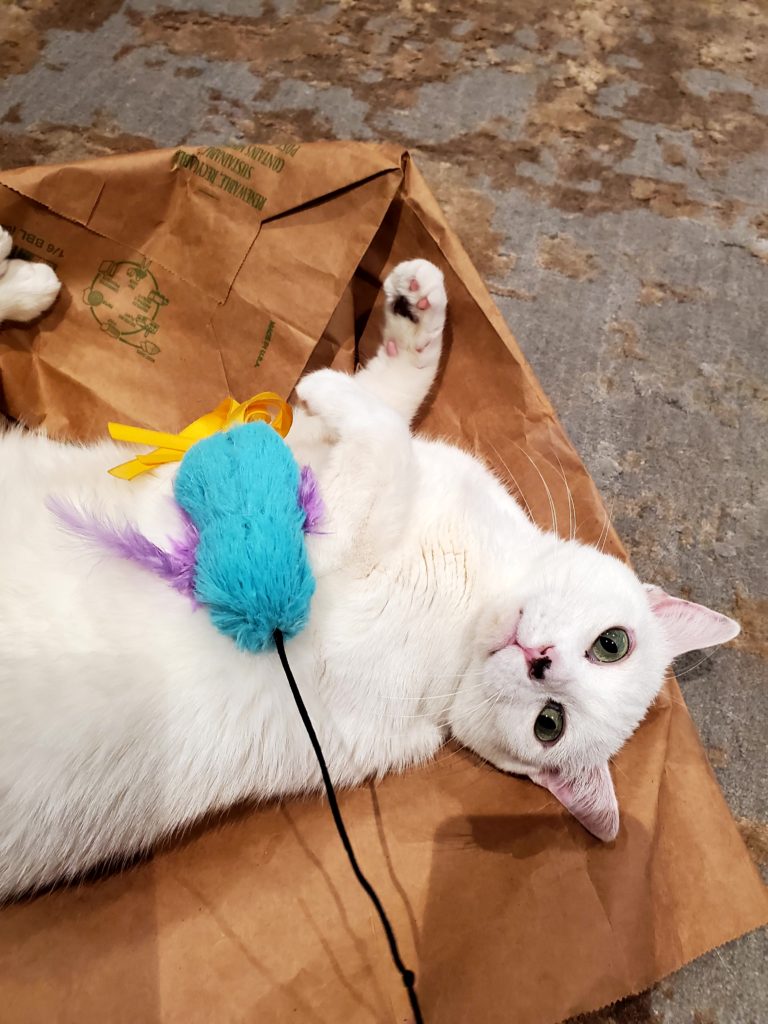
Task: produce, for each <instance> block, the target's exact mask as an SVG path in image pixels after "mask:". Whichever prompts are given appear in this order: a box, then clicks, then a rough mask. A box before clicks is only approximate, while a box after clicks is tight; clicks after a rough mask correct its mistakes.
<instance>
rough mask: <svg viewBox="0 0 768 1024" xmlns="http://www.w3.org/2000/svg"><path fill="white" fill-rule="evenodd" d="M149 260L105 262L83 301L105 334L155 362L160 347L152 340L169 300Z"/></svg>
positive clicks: (84, 295)
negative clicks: (150, 267)
mask: <svg viewBox="0 0 768 1024" xmlns="http://www.w3.org/2000/svg"><path fill="white" fill-rule="evenodd" d="M149 266H150V262H149V260H144V261H143V262H142V263H131V262H130V261H127V260H122V261H119V262H114V261H113V260H104V262H103V263H102V264H101V266H100V267H99V269H98V272H97V274H96V276H95V277H94V279H93V281H92V282H91V285H90V287H88V288H86V289H85V291H84V292H83V301H84V302H85V304H86V305H87V306H90V308H91V313H92V314H93V318H94V320H95V321H96V323H97V324H98V325H99V327H100V328H101V330H102V331H104V333H105V334H109V335H110V337H112V338H116V339H117V340H118V341H123V342H125V344H126V345H130V346H131V347H132V348H135V349H136V351H137V352H138V353H139V355H142V356H144V358H145V359H149V360H152V361H154V358H155V356H156V355H158V354H159V352H160V346H159V345H157V344H155V342H154V341H152V338H153V337H154V336H155V335H156V334H157V332H158V331H159V330H160V325H159V324H158V322H157V317H158V314H159V312H160V310H161V309H162V308H163V306H167V305H168V299H167V298H166V296H165V295H163V294H162V292H161V291H160V289H159V288H158V285H157V280H156V278H155V276H154V274H152V273H151V272H150V270H149Z"/></svg>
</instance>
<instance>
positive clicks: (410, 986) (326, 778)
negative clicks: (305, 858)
mask: <svg viewBox="0 0 768 1024" xmlns="http://www.w3.org/2000/svg"><path fill="white" fill-rule="evenodd" d="M274 638H275V647H276V648H277V653H278V655H279V656H280V663H281V664H282V666H283V671H284V672H285V675H286V678H287V679H288V685H289V686H290V688H291V693H292V694H293V699H294V700H295V701H296V707H297V708H298V709H299V714H300V715H301V720H302V722H303V723H304V728H305V729H306V730H307V735H308V736H309V740H310V743H311V744H312V747H313V748H314V751H315V756H316V757H317V763H318V764H319V766H320V773H321V775H322V776H323V783H324V784H325V791H326V793H327V794H328V804H329V805H330V808H331V814H332V815H333V820H334V823H335V825H336V831H337V832H338V833H339V838H340V839H341V842H342V845H343V846H344V849H345V850H346V852H347V857H348V858H349V863H350V864H351V865H352V870H353V871H354V873H355V877H356V878H357V880H358V882H359V883H360V885H361V886H362V887H363V889H364V890H365V892H366V893H367V894H368V897H369V899H370V901H371V903H373V905H374V907H375V908H376V913H377V914H378V915H379V919H380V921H381V924H382V927H383V929H384V931H385V933H386V936H387V942H388V943H389V951H390V953H391V955H392V960H393V962H394V964H395V967H397V969H398V971H399V972H400V976H401V978H402V979H403V984H404V985H405V988H406V991H407V992H408V998H409V1000H410V1002H411V1009H412V1010H413V1016H414V1024H424V1018H423V1017H422V1015H421V1007H420V1006H419V1000H418V997H417V995H416V989H415V988H414V985H415V983H416V975H415V974H414V973H413V971H410V970H408V968H407V967H406V966H405V964H404V963H403V961H402V958H401V956H400V950H399V949H398V948H397V939H395V933H394V931H393V930H392V925H391V924H390V921H389V918H388V917H387V914H386V911H385V910H384V907H383V906H382V905H381V900H380V899H379V897H378V896H377V895H376V890H375V889H374V888H373V886H372V885H371V883H370V882H369V881H368V879H367V878H366V877H365V875H364V874H363V872H362V871H361V870H360V865H359V864H358V863H357V858H356V857H355V853H354V850H353V849H352V843H351V842H350V840H349V836H348V835H347V830H346V828H345V827H344V819H343V818H342V816H341V811H340V810H339V803H338V801H337V799H336V792H335V790H334V788H333V783H332V782H331V776H330V774H329V773H328V765H327V764H326V763H325V758H324V757H323V751H322V748H321V747H320V741H319V740H318V738H317V733H316V732H315V728H314V726H313V725H312V720H311V719H310V717H309V714H308V712H307V709H306V706H305V704H304V701H303V700H302V697H301V694H300V693H299V688H298V686H297V685H296V680H295V679H294V678H293V673H292V672H291V667H290V665H289V664H288V658H287V657H286V655H285V643H284V641H283V634H282V632H281V631H280V630H279V629H276V630H275V632H274Z"/></svg>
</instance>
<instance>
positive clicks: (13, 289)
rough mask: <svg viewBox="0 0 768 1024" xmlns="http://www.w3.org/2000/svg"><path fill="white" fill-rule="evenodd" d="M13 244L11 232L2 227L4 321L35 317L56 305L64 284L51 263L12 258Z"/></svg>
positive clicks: (0, 311)
mask: <svg viewBox="0 0 768 1024" xmlns="http://www.w3.org/2000/svg"><path fill="white" fill-rule="evenodd" d="M12 247H13V239H12V238H11V236H10V234H9V233H8V232H7V231H6V230H5V228H0V324H2V322H3V320H21V321H23V322H24V323H27V322H28V321H29V320H34V318H35V317H36V316H39V315H40V314H41V313H43V312H44V311H45V310H46V309H48V307H49V306H50V305H52V303H53V302H54V300H55V298H56V296H57V295H58V294H59V289H60V288H61V282H60V281H59V279H58V277H56V273H55V271H54V270H52V269H51V268H50V267H49V266H48V264H47V263H31V262H29V261H28V260H11V259H9V258H8V257H9V256H10V253H11V248H12Z"/></svg>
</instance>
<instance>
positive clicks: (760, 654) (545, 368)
mask: <svg viewBox="0 0 768 1024" xmlns="http://www.w3.org/2000/svg"><path fill="white" fill-rule="evenodd" d="M189 8H194V9H192V10H190V9H189ZM0 74H2V76H3V88H2V91H1V92H0V164H2V165H3V166H4V167H10V166H20V165H24V164H29V163H37V162H53V161H61V160H69V159H74V158H79V157H82V156H87V155H98V154H107V153H116V152H124V151H131V150H134V149H142V148H149V147H153V146H176V145H179V144H181V143H186V144H195V143H203V142H226V141H232V140H233V139H235V140H240V139H244V138H247V139H253V140H256V141H258V140H259V139H260V138H264V137H266V136H270V137H274V135H275V134H276V133H277V132H281V133H284V134H286V135H288V136H290V137H293V138H296V139H303V140H307V141H308V140H311V139H317V138H345V137H346V138H356V139H380V138H387V139H393V140H397V141H399V142H403V143H405V144H407V145H408V146H409V147H410V148H411V151H412V152H413V154H414V155H415V157H416V160H417V162H418V163H419V165H420V167H421V169H422V171H423V172H424V173H425V175H426V177H427V180H428V181H429V183H430V184H431V186H432V187H433V189H434V191H435V192H436V194H437V196H438V198H439V200H440V202H441V203H442V205H443V207H444V209H445V210H446V212H447V214H448V217H449V220H451V221H452V223H453V224H454V226H455V227H456V229H457V230H458V232H459V234H460V235H461V237H462V239H463V241H464V243H465V245H466V246H467V248H468V250H469V252H470V255H471V256H472V258H473V259H474V261H475V263H476V265H477V266H478V268H479V269H480V271H481V272H482V274H483V275H484V277H485V279H486V281H487V282H488V284H489V287H490V288H491V291H492V292H493V294H494V296H495V297H496V300H497V302H498V304H499V306H500V308H501V310H502V312H503V313H504V315H505V316H506V318H507V320H508V322H509V324H510V325H511V327H512V329H513V331H514V333H515V335H516V336H517V338H518V340H519V341H520V343H521V345H522V347H523V349H524V351H525V352H526V354H527V356H528V358H529V359H530V361H531V362H532V364H533V367H534V369H535V370H536V372H537V373H538V375H539V377H540V379H541V381H542V384H543V386H544V388H545V390H546V391H547V393H548V394H549V396H550V398H551V399H552V400H553V403H554V405H555V407H556V408H557V409H558V410H559V413H560V415H561V418H562V419H563V421H564V423H565V426H566V428H567V430H568V431H569V433H570V435H571V437H572V439H573V441H574V443H575V445H576V447H577V449H578V450H579V452H580V453H581V455H582V457H583V458H584V460H585V462H586V464H587V466H588V468H589V469H590V470H591V472H592V473H593V475H594V477H595V479H596V480H597V482H598V484H599V486H600V487H601V488H602V491H603V494H604V495H605V496H606V498H607V500H608V502H609V505H612V507H613V518H614V521H615V524H616V526H617V528H618V530H619V533H620V534H621V536H622V537H623V539H624V541H625V543H626V545H627V547H628V550H629V551H630V553H631V556H632V558H633V560H634V563H635V565H636V567H637V568H638V570H639V572H640V573H641V574H643V575H644V576H646V577H647V578H648V579H651V580H654V581H656V582H659V583H661V584H663V585H665V586H667V587H669V588H671V589H672V590H673V591H676V592H678V593H681V594H684V595H688V596H690V597H692V598H693V599H695V600H699V601H702V602H705V603H708V604H711V605H713V606H714V607H717V608H719V609H721V610H723V611H725V612H727V613H729V614H732V615H734V616H735V617H736V618H738V619H739V620H740V621H741V622H742V624H743V626H744V632H743V634H742V636H741V637H740V638H739V639H738V640H737V641H736V642H735V643H734V644H733V645H732V646H731V647H729V648H728V649H723V650H720V651H718V652H716V653H715V654H712V655H710V656H708V657H707V658H706V659H704V658H703V656H702V655H697V656H692V657H690V658H689V659H687V660H685V659H681V663H680V665H679V670H680V676H681V683H682V686H683V689H684V692H685V696H686V699H687V701H688V704H689V707H690V709H691V713H692V715H693V717H694V719H695V720H696V722H697V724H698V727H699V730H700V732H701V734H702V737H703V740H704V744H705V746H706V748H707V752H708V754H709V757H710V760H711V763H712V766H713V768H714V769H715V771H716V773H717V775H718V778H719V780H720V782H721V784H722V786H723V789H724V790H725V793H726V796H727V798H728V801H729V803H730V806H731V808H732V810H733V813H734V814H735V815H736V817H737V819H738V821H739V824H740V827H741V829H742V833H743V835H744V838H745V840H746V841H747V844H748V845H749V847H750V850H751V851H752V853H753V856H754V857H755V860H756V861H757V863H758V864H759V865H760V866H761V869H762V870H763V872H764V874H765V873H766V870H767V868H768V798H767V797H766V779H768V753H767V748H766V742H765V729H766V726H767V725H768V715H767V714H766V708H767V707H768V697H766V693H767V692H768V691H767V690H766V682H768V678H767V677H766V657H768V636H767V635H766V614H767V612H768V601H766V588H765V576H766V572H765V570H766V558H765V550H764V547H763V544H762V543H761V542H763V541H764V537H765V525H766V506H767V504H768V502H767V501H766V499H767V498H768V484H766V481H767V480H768V455H767V454H766V449H767V448H768V446H767V445H766V443H765V442H766V419H767V418H768V345H766V338H765V324H766V323H768V287H767V286H766V276H767V274H768V174H767V173H766V168H767V167H768V163H767V162H766V149H765V144H766V139H767V138H768V130H767V129H768V7H767V6H766V4H765V2H764V0H758V2H752V0H676V2H675V3H674V4H670V3H661V2H659V0H639V2H635V3H633V4H631V5H629V4H627V5H624V3H622V2H621V0H559V2H558V0H555V3H551V2H548V0H511V2H508V3H504V2H503V0H490V2H484V0H475V3H473V4H472V5H468V4H461V3H457V2H447V3H443V2H439V3H438V2H436V0H435V2H428V0H423V2H422V0H399V3H394V2H390V3H385V2H383V0H362V2H358V0H341V2H327V3H323V2H322V0H274V2H271V3H270V2H266V0H265V2H263V3H260V2H258V0H197V3H194V0H192V2H190V3H182V2H181V0H165V2H161V3H155V2H153V0H91V2H90V3H83V2H81V3H78V2H77V0H59V2H57V0H5V3H3V4H2V14H1V15H0ZM761 527H762V530H761ZM767 961H768V940H767V937H766V934H765V933H762V934H755V935H751V936H748V937H746V938H745V939H743V940H741V941H740V942H737V943H734V944H732V945H731V946H729V947H728V948H725V949H723V950H718V951H714V952H713V953H711V954H709V955H708V956H706V957H703V958H702V959H701V960H699V961H698V962H696V963H695V964H693V965H691V966H690V967H688V968H687V969H685V970H683V971H681V972H680V973H679V974H677V975H675V976H674V977H673V978H671V979H669V980H668V981H667V982H665V983H663V984H662V985H660V986H658V987H657V989H655V990H654V991H652V992H650V993H646V994H644V995H641V996H638V997H635V998H634V999H631V1000H627V1001H625V1002H624V1003H623V1004H621V1005H619V1006H616V1007H613V1008H611V1009H610V1010H607V1011H602V1012H600V1013H597V1014H593V1015H591V1016H590V1017H589V1018H583V1020H587V1019H588V1020H589V1021H590V1022H591V1024H608V1022H611V1021H613V1022H616V1024H635V1022H637V1024H639V1022H648V1021H658V1022H661V1021H664V1022H665V1024H758V1022H763V1021H766V1020H768V975H766V971H765V963H766V962H767Z"/></svg>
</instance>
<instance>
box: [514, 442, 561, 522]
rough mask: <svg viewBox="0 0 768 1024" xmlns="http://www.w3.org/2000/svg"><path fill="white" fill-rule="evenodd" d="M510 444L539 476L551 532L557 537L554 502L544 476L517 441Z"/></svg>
mask: <svg viewBox="0 0 768 1024" xmlns="http://www.w3.org/2000/svg"><path fill="white" fill-rule="evenodd" d="M512 444H513V445H514V446H515V447H516V448H519V449H520V451H521V452H522V453H523V455H524V456H525V457H526V459H528V461H529V462H530V464H531V465H532V466H533V468H534V469H535V470H536V472H537V473H538V474H539V479H540V480H541V482H542V484H543V485H544V490H545V491H546V494H547V499H548V501H549V511H550V513H551V515H552V532H553V533H554V534H557V535H559V534H560V530H559V527H558V524H557V512H556V511H555V502H554V499H553V498H552V492H551V491H550V489H549V484H548V483H547V481H546V480H545V479H544V474H543V473H542V472H541V470H540V469H539V467H538V465H537V464H536V463H535V462H534V461H533V459H532V458H531V456H530V455H529V454H528V452H527V451H526V450H525V448H523V447H522V445H519V444H518V443H517V441H512Z"/></svg>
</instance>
